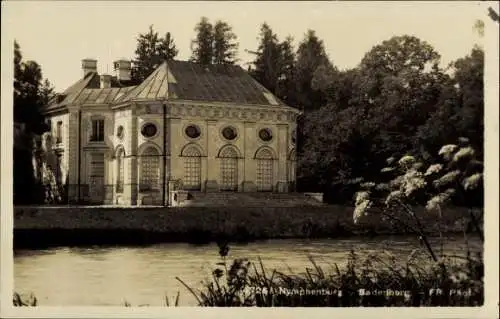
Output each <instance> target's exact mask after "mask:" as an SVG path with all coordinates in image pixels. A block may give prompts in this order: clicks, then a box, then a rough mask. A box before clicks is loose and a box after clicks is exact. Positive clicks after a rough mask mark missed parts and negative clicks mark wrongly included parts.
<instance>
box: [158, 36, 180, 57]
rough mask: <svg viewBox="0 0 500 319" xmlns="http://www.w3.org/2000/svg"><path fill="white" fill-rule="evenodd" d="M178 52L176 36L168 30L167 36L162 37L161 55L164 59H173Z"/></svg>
mask: <svg viewBox="0 0 500 319" xmlns="http://www.w3.org/2000/svg"><path fill="white" fill-rule="evenodd" d="M178 53H179V50H177V47H176V45H175V42H174V38H173V37H172V35H171V34H170V32H167V33H166V34H165V38H163V39H160V45H159V55H160V56H161V58H162V59H163V60H167V61H169V60H173V59H174V58H175V57H176V56H177V54H178Z"/></svg>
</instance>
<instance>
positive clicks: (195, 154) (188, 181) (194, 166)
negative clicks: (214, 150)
mask: <svg viewBox="0 0 500 319" xmlns="http://www.w3.org/2000/svg"><path fill="white" fill-rule="evenodd" d="M183 156H184V180H183V187H184V189H186V190H200V189H201V153H200V151H199V150H198V149H196V148H195V147H190V148H188V149H187V150H186V151H185V152H184V154H183Z"/></svg>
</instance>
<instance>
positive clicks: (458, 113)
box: [416, 47, 484, 157]
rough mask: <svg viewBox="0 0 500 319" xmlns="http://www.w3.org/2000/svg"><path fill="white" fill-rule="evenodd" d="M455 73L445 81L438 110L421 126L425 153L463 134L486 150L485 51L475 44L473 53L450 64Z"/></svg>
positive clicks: (435, 149)
mask: <svg viewBox="0 0 500 319" xmlns="http://www.w3.org/2000/svg"><path fill="white" fill-rule="evenodd" d="M450 67H451V71H452V73H453V74H452V76H451V77H449V78H447V79H446V81H445V82H444V83H443V89H442V93H441V96H440V100H439V103H438V104H437V106H436V110H435V111H434V112H433V113H432V114H431V116H430V117H429V119H428V120H427V122H426V123H425V124H424V125H422V126H421V127H419V130H418V133H417V139H416V141H417V143H418V144H419V145H421V146H422V147H423V149H424V151H425V152H426V153H435V152H436V151H437V150H438V149H439V146H440V145H443V144H448V143H450V142H452V141H453V140H454V139H455V138H456V136H464V137H466V138H468V139H469V140H470V143H471V145H472V146H473V147H474V148H475V149H476V150H477V151H478V156H480V157H481V156H482V154H483V151H482V150H483V141H484V134H483V131H484V120H483V116H484V88H483V86H484V83H483V81H484V80H483V72H484V52H483V50H482V49H481V48H479V47H475V48H473V49H472V51H471V53H470V54H469V55H468V56H466V57H464V58H461V59H458V60H457V61H455V62H452V63H451V65H450Z"/></svg>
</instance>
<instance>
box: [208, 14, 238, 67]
mask: <svg viewBox="0 0 500 319" xmlns="http://www.w3.org/2000/svg"><path fill="white" fill-rule="evenodd" d="M236 39H237V37H236V35H235V34H234V33H233V31H232V27H231V26H230V25H229V24H227V23H226V22H224V21H220V20H219V21H217V22H216V23H215V25H214V27H213V63H214V64H234V63H235V62H236V56H237V52H238V46H239V45H238V42H236Z"/></svg>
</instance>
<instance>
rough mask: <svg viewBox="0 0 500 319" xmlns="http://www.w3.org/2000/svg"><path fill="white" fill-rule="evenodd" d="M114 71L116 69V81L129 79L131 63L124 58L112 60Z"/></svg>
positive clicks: (130, 76)
mask: <svg viewBox="0 0 500 319" xmlns="http://www.w3.org/2000/svg"><path fill="white" fill-rule="evenodd" d="M114 66H115V71H117V72H116V73H117V78H118V81H130V80H131V78H132V75H131V69H132V63H131V62H130V61H128V60H125V59H120V60H118V61H115V62H114Z"/></svg>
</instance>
